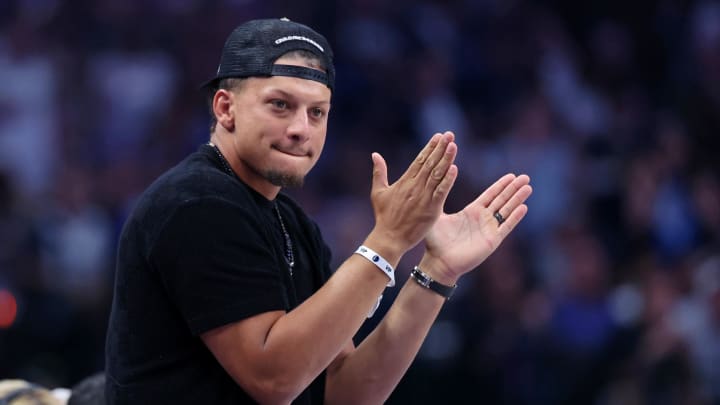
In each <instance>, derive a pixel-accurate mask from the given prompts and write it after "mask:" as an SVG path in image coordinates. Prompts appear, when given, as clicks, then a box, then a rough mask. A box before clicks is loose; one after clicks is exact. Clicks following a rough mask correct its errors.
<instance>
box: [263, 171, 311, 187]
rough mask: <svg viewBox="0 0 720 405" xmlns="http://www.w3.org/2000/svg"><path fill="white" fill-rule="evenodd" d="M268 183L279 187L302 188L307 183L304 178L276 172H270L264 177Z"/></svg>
mask: <svg viewBox="0 0 720 405" xmlns="http://www.w3.org/2000/svg"><path fill="white" fill-rule="evenodd" d="M263 177H265V179H266V180H267V181H269V182H270V183H272V184H273V185H276V186H278V187H283V188H285V187H302V185H303V182H304V181H305V177H304V176H300V175H294V174H290V173H282V172H279V171H276V170H268V171H266V172H265V175H264V176H263Z"/></svg>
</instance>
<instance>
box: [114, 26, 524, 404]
mask: <svg viewBox="0 0 720 405" xmlns="http://www.w3.org/2000/svg"><path fill="white" fill-rule="evenodd" d="M334 75H335V71H334V67H333V65H332V52H331V50H330V46H329V45H328V43H327V41H326V40H325V38H324V37H322V36H321V35H319V34H318V33H316V32H315V31H313V30H312V29H310V28H308V27H306V26H304V25H301V24H297V23H294V22H291V21H288V20H287V19H279V20H256V21H250V22H247V23H245V24H242V25H241V26H239V27H238V28H237V29H236V30H235V31H233V33H231V34H230V36H229V38H228V40H227V42H226V44H225V47H224V49H223V54H222V57H221V61H220V66H219V69H218V72H217V75H216V77H215V78H214V79H213V80H211V81H210V82H209V83H208V87H209V88H210V90H211V91H210V93H211V102H210V104H211V110H212V115H213V119H214V121H213V126H212V129H211V137H210V142H209V143H208V144H206V145H203V146H201V147H200V149H199V150H198V151H197V152H195V153H193V154H192V155H190V156H189V157H188V158H187V159H185V160H184V161H183V162H182V163H180V164H179V165H178V166H176V167H175V168H173V169H171V170H170V171H168V172H167V173H166V174H164V175H163V176H161V177H160V178H159V179H158V180H157V181H156V182H155V183H153V185H151V186H150V188H149V189H148V190H147V191H146V192H145V194H144V195H143V196H142V198H141V199H140V200H139V201H138V203H137V206H136V208H135V210H134V212H133V213H132V214H131V216H130V217H129V219H128V221H127V223H126V225H125V227H124V229H123V233H122V236H121V239H120V246H119V254H118V266H117V275H116V284H115V294H114V300H113V309H112V314H111V318H110V326H109V330H108V340H107V367H106V372H107V376H106V377H107V397H108V400H109V402H110V403H143V404H144V403H173V404H178V403H208V404H223V403H255V402H259V403H268V404H281V403H290V402H293V403H302V404H318V403H323V402H325V403H329V404H333V403H337V404H349V403H381V402H383V401H384V400H386V399H387V397H388V396H389V395H390V393H391V392H392V390H393V388H394V387H395V386H396V385H397V383H398V381H399V380H400V378H401V377H402V375H403V374H404V373H405V371H406V370H407V368H408V366H409V365H410V363H411V361H412V359H413V358H414V357H415V355H416V353H417V351H418V349H419V347H420V344H421V343H422V341H423V339H424V337H425V336H426V334H427V332H428V330H429V328H430V326H431V324H432V322H433V320H434V319H435V317H436V316H437V314H438V312H439V311H440V308H441V306H442V304H443V303H444V302H445V301H446V299H447V298H448V297H449V296H450V294H451V293H452V290H453V289H454V286H455V284H456V282H457V280H458V279H459V278H460V276H461V275H462V274H464V273H466V272H468V271H470V270H471V269H473V268H475V267H476V266H477V265H478V264H479V263H481V262H482V261H483V260H484V259H485V258H486V257H487V256H488V255H489V254H490V253H491V252H492V251H494V250H495V248H497V246H498V245H499V244H500V242H501V241H502V240H503V239H504V238H505V236H507V234H508V233H509V232H510V231H511V230H512V229H513V228H514V227H515V225H517V223H518V222H519V221H520V220H521V219H522V217H523V216H524V215H525V213H526V212H527V207H526V206H525V205H524V204H523V202H524V201H525V199H526V198H527V197H528V196H529V195H530V193H531V188H530V186H529V184H528V182H529V179H528V177H527V176H524V175H522V176H517V177H516V176H514V175H511V174H510V175H506V176H504V177H503V178H501V179H500V180H498V182H496V183H495V184H494V185H492V186H491V187H490V188H489V189H488V190H486V191H485V192H484V193H483V194H482V195H481V196H479V197H478V199H477V200H475V201H474V202H473V203H471V204H470V205H468V206H467V207H466V208H465V209H463V210H462V211H461V212H459V213H456V214H453V215H446V214H443V213H442V208H443V204H444V202H445V199H446V197H447V195H448V192H449V191H450V189H451V187H452V185H453V183H454V181H455V178H456V176H457V167H456V166H455V165H454V164H453V161H454V159H455V155H456V153H457V146H456V145H455V143H454V142H453V139H454V136H453V134H452V133H449V132H446V133H444V134H436V135H435V136H433V137H432V139H431V140H430V141H429V142H428V144H427V145H426V146H425V148H424V149H423V150H422V151H421V152H420V154H419V155H418V157H417V158H416V159H415V161H414V162H413V163H412V164H411V165H410V167H409V168H408V169H407V171H406V172H405V174H404V175H403V176H402V177H401V178H400V179H399V180H397V181H396V182H395V183H393V184H392V185H390V184H388V180H387V166H386V163H385V161H384V160H383V158H382V157H381V156H380V155H379V154H377V153H374V154H373V155H372V161H373V166H374V167H373V174H372V191H371V200H372V205H373V209H374V213H375V221H376V222H375V226H374V228H373V230H372V231H371V232H370V234H369V235H368V236H367V238H366V239H365V241H364V242H363V244H362V245H361V247H360V248H359V249H358V251H357V252H356V253H357V254H353V255H352V256H351V257H349V258H348V259H347V260H346V261H345V262H344V263H343V264H342V265H341V266H340V267H339V268H338V269H337V270H336V271H335V272H334V273H331V271H330V269H329V262H330V252H329V250H328V248H327V246H326V245H325V243H324V242H323V240H322V237H321V235H320V232H319V230H318V228H317V226H316V225H315V224H314V223H313V222H312V221H311V220H310V219H308V218H307V217H306V216H305V214H304V213H303V212H302V210H301V209H300V207H298V206H297V205H296V203H294V202H293V201H292V200H291V199H290V198H288V197H287V196H285V195H284V194H282V193H280V190H281V188H282V187H286V186H298V185H300V184H301V183H302V180H303V177H304V176H305V175H306V174H307V173H308V172H309V171H310V169H311V168H312V167H313V166H314V164H315V163H316V161H317V159H318V157H319V156H320V153H321V151H322V148H323V144H324V141H325V133H326V129H327V115H328V112H329V110H330V98H331V94H332V90H333V86H334ZM423 239H424V240H425V244H426V247H427V248H426V252H425V255H424V256H423V258H422V260H421V261H420V263H419V264H418V267H417V268H416V269H415V270H414V271H413V277H412V278H411V279H409V280H408V281H405V285H404V287H403V288H402V290H401V291H400V293H399V295H398V296H397V299H396V301H395V302H394V304H393V305H392V307H391V308H390V310H389V311H388V313H387V315H386V316H385V318H384V319H383V320H382V322H381V323H380V324H379V326H378V327H377V328H376V330H375V331H374V332H373V333H371V334H370V335H369V336H368V337H367V338H366V339H365V340H364V341H363V342H362V344H360V345H359V346H358V347H357V348H356V347H354V345H353V342H352V337H353V335H354V334H355V333H356V332H357V331H358V329H359V328H360V326H361V325H362V323H363V321H364V320H365V319H366V317H367V316H368V312H369V311H371V310H372V309H373V308H374V307H375V305H376V304H377V302H378V297H379V296H380V295H381V294H382V292H383V290H384V289H385V288H386V286H389V285H394V283H395V279H394V277H395V276H394V270H393V268H394V266H395V265H397V263H398V262H399V260H400V258H401V256H402V255H403V254H404V253H405V252H407V251H408V250H409V249H410V248H412V247H413V246H415V245H416V244H418V243H419V242H420V241H421V240H423ZM438 389H441V388H438Z"/></svg>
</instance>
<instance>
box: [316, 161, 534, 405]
mask: <svg viewBox="0 0 720 405" xmlns="http://www.w3.org/2000/svg"><path fill="white" fill-rule="evenodd" d="M528 182H529V178H528V177H527V176H525V175H522V176H518V177H515V176H514V175H506V176H504V177H502V178H501V179H500V180H498V181H497V182H496V183H495V184H494V185H492V186H491V187H490V188H488V189H487V190H486V191H485V192H484V193H483V194H482V195H480V197H478V198H477V199H476V200H475V201H474V202H473V203H471V204H469V205H468V206H467V207H465V208H464V209H463V210H462V211H460V212H459V213H456V214H453V215H445V214H443V215H441V217H440V218H439V219H438V221H437V223H436V224H435V225H434V227H433V228H432V230H431V231H430V232H429V233H428V236H427V238H426V241H425V242H426V247H427V250H426V253H425V255H424V256H423V258H422V260H421V262H420V264H419V267H420V268H421V269H422V270H423V271H424V272H425V273H428V274H430V275H431V277H433V279H435V280H437V281H438V282H440V283H443V284H446V285H454V284H455V283H456V282H457V280H458V279H459V277H460V276H461V275H463V274H465V273H466V272H468V271H470V270H472V269H473V268H475V267H477V266H478V265H479V264H480V263H481V262H482V261H484V260H485V258H487V257H488V256H489V255H490V254H491V253H492V252H493V251H494V250H495V249H496V248H497V247H498V245H499V244H500V243H501V242H502V240H503V239H504V238H505V237H506V236H507V235H508V234H509V233H510V231H511V230H512V229H513V228H514V227H515V226H516V225H517V224H518V223H519V222H520V220H521V219H522V218H523V217H524V216H525V213H526V212H527V206H525V204H524V201H525V200H526V199H527V197H528V196H529V195H530V193H531V192H532V189H531V188H530V185H529V184H528ZM497 210H499V211H500V213H501V214H502V215H503V216H504V217H505V218H507V220H506V221H505V222H504V223H502V224H498V221H497V220H496V219H495V218H494V217H493V213H494V212H495V211H497ZM444 302H445V299H444V298H443V297H442V296H440V295H438V294H436V293H434V292H432V291H430V290H427V289H425V288H423V287H421V286H419V285H418V284H417V283H416V282H415V281H414V280H409V281H408V282H407V283H406V284H405V286H404V287H403V289H402V290H401V291H400V294H399V295H398V297H397V299H396V300H395V303H394V304H393V306H392V307H391V308H390V310H389V311H388V313H387V315H386V316H385V318H384V319H383V320H382V322H381V323H380V324H379V325H378V327H377V328H376V329H375V330H374V331H373V332H372V333H371V334H370V335H369V336H368V337H367V338H366V339H365V340H364V341H363V342H362V343H361V344H360V346H358V348H357V349H355V350H353V349H352V348H351V347H348V348H347V349H346V350H345V351H344V352H343V353H342V355H341V356H339V357H338V359H337V360H336V361H335V362H333V364H332V365H331V367H330V368H329V369H328V377H327V385H326V399H327V402H328V403H329V404H350V403H382V402H383V401H385V400H386V399H387V398H388V397H389V396H390V394H391V393H392V390H393V389H394V388H395V386H396V385H397V383H398V382H399V381H400V378H402V376H403V375H404V374H405V372H406V371H407V368H408V367H409V366H410V363H411V362H412V360H413V359H414V358H415V355H416V354H417V352H418V350H419V349H420V345H421V344H422V342H423V340H424V339H425V336H426V335H427V333H428V331H429V329H430V326H431V325H432V323H433V322H434V320H435V318H436V317H437V315H438V313H439V312H440V309H441V307H442V305H443V303H444Z"/></svg>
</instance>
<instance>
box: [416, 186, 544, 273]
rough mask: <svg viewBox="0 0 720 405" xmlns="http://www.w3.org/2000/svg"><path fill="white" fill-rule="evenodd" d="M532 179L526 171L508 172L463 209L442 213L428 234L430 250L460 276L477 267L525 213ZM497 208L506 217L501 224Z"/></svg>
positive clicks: (426, 240) (428, 252)
mask: <svg viewBox="0 0 720 405" xmlns="http://www.w3.org/2000/svg"><path fill="white" fill-rule="evenodd" d="M529 181H530V179H529V178H528V177H527V176H525V175H522V176H518V177H515V176H514V175H506V176H504V177H503V178H501V179H500V180H498V181H497V182H496V183H495V184H493V185H492V186H491V187H489V188H488V189H487V190H486V191H485V192H483V193H482V194H481V195H480V196H479V197H478V198H477V199H476V200H475V201H473V202H472V203H470V204H468V205H467V206H466V207H465V208H464V209H463V210H462V211H460V212H457V213H455V214H443V215H441V216H440V218H438V220H437V222H436V223H435V225H434V226H433V227H432V229H431V230H430V232H429V233H428V234H427V236H426V238H425V244H426V248H427V254H428V255H430V256H432V257H433V258H434V259H436V260H438V261H439V262H440V263H442V265H443V266H444V267H445V268H446V270H447V271H448V272H450V273H451V274H455V275H457V276H460V275H462V274H464V273H466V272H468V271H470V270H472V269H473V268H475V267H477V266H478V265H479V264H480V263H482V262H483V261H484V260H485V259H486V258H487V257H488V256H489V255H490V254H491V253H492V252H494V251H495V249H497V247H498V246H499V245H500V243H501V242H502V241H503V240H504V239H505V237H506V236H507V235H508V234H509V233H510V231H512V229H513V228H514V227H515V226H516V225H517V224H518V223H519V222H520V220H521V219H522V218H523V217H524V216H525V213H526V212H527V206H525V204H524V202H525V200H526V199H527V198H528V196H530V193H531V192H532V188H531V187H530V186H529V184H528V183H529ZM496 211H499V212H500V213H501V215H503V217H504V218H505V222H503V223H502V224H499V223H498V221H497V219H495V217H494V216H493V213H495V212H496Z"/></svg>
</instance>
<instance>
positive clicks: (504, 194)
mask: <svg viewBox="0 0 720 405" xmlns="http://www.w3.org/2000/svg"><path fill="white" fill-rule="evenodd" d="M528 183H530V177H528V176H527V175H526V174H521V175H520V176H517V177H516V178H514V179H513V180H512V182H510V184H508V185H507V186H505V188H503V190H502V191H501V192H500V194H498V195H497V196H496V197H495V198H494V199H493V200H492V201H491V202H490V205H488V208H489V209H490V211H491V212H495V211H498V210H499V209H500V208H501V207H502V206H504V205H505V204H506V203H507V202H508V201H510V198H512V196H513V195H515V193H516V192H517V191H518V190H519V189H520V188H521V187H522V186H524V185H527V184H528ZM501 214H502V213H501Z"/></svg>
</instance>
